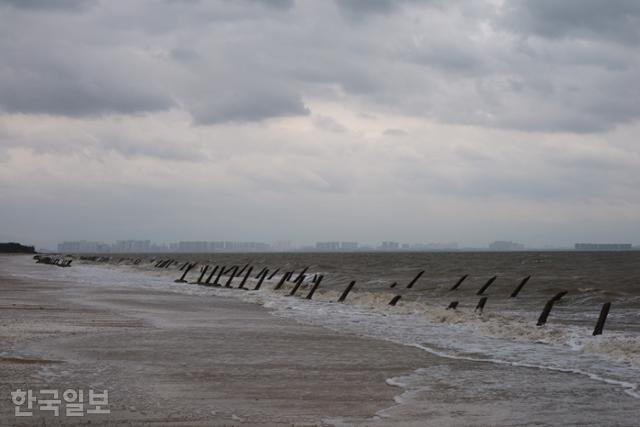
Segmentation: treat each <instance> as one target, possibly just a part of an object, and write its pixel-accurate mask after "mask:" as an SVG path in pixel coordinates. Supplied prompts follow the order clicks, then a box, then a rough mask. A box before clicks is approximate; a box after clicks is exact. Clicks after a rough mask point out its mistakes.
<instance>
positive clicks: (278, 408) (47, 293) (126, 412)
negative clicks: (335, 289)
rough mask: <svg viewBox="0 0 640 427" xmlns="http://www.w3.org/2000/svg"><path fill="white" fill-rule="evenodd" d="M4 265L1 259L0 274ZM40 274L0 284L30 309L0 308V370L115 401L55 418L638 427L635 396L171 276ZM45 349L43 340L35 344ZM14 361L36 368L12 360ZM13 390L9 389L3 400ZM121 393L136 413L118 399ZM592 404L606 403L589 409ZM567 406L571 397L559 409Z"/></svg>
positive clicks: (572, 376) (25, 264)
mask: <svg viewBox="0 0 640 427" xmlns="http://www.w3.org/2000/svg"><path fill="white" fill-rule="evenodd" d="M14 259H15V258H14ZM6 260H7V258H2V257H0V264H2V263H5V262H6ZM31 263H32V261H31V260H26V258H25V261H24V262H22V264H23V267H24V268H26V269H27V270H30V269H33V268H37V269H38V271H41V272H43V273H44V274H45V275H46V276H51V277H49V278H47V280H33V279H29V280H24V279H18V278H16V277H9V278H7V277H6V274H2V273H0V275H1V276H2V277H0V281H2V282H3V286H2V288H0V292H1V294H0V298H2V299H3V300H4V301H7V300H11V301H14V304H21V305H19V306H18V308H17V309H13V310H12V309H7V308H8V307H7V306H5V307H4V310H0V319H1V320H2V321H1V322H0V323H1V324H2V325H3V329H2V332H0V336H2V338H3V339H5V338H6V337H7V336H13V338H14V339H15V341H14V345H13V346H12V345H9V346H8V347H9V348H10V349H11V351H14V353H11V354H4V353H0V370H4V371H8V369H16V366H17V370H16V372H17V373H16V374H15V375H13V377H12V378H13V379H9V381H8V383H9V385H16V386H17V385H18V384H19V381H22V384H24V383H25V381H24V378H29V380H30V381H32V384H42V385H43V386H44V385H46V386H48V387H50V388H53V386H54V385H57V384H59V385H60V387H61V388H62V387H64V386H65V385H67V386H68V385H69V383H70V382H71V383H73V384H72V385H75V384H80V385H93V384H103V385H104V386H107V387H109V389H110V390H113V392H112V393H113V394H112V395H113V405H112V414H111V415H109V418H106V419H101V418H99V417H98V416H94V417H91V418H88V417H84V418H79V419H77V420H69V419H68V418H67V419H64V418H57V419H56V418H52V417H50V418H48V419H47V421H58V422H59V421H65V422H69V421H77V422H78V423H85V422H87V421H88V420H89V419H90V420H91V423H92V424H93V425H95V424H98V425H100V424H101V423H102V424H128V423H133V424H150V423H153V424H160V425H163V424H166V425H176V424H178V425H238V424H244V425H278V424H285V425H291V424H295V425H299V424H305V425H354V424H356V425H380V426H383V425H390V424H391V425H403V426H404V425H406V426H413V425H415V426H420V425H424V423H425V422H429V423H432V424H434V425H461V424H463V425H468V424H474V425H477V424H482V425H486V424H492V425H501V424H522V425H527V424H544V425H553V424H572V423H573V424H581V423H585V422H588V421H589V420H592V419H593V417H594V414H595V415H596V416H599V418H598V420H599V422H600V423H605V424H606V423H615V424H617V425H633V424H632V423H629V424H625V422H628V420H632V419H635V418H637V416H638V410H637V399H633V398H630V397H628V396H626V397H625V395H624V394H623V393H621V392H619V391H618V390H616V389H614V388H613V387H610V386H608V385H606V384H602V383H599V382H597V381H591V380H589V379H588V378H580V377H579V376H577V375H576V374H575V373H570V372H548V371H545V370H541V369H538V368H536V367H530V366H521V367H517V366H500V365H496V364H492V363H487V362H486V361H480V360H453V359H451V358H447V357H445V356H438V355H437V354H431V353H429V352H428V351H425V349H420V348H417V347H411V346H408V345H406V344H400V343H397V342H391V341H388V340H383V339H380V338H377V337H363V336H362V334H357V335H356V334H355V333H349V332H345V331H343V330H336V329H332V328H330V327H329V328H327V327H322V326H318V325H313V324H311V323H308V322H302V321H300V319H296V318H295V317H289V316H285V317H283V316H280V315H278V313H276V310H274V309H268V308H265V307H263V306H261V305H259V304H258V303H250V302H244V301H240V300H239V299H238V298H237V297H235V296H232V294H229V296H220V295H213V294H207V293H206V292H207V288H204V289H203V287H195V288H184V290H185V292H196V294H188V293H181V292H179V291H173V290H171V291H170V290H166V289H165V290H160V289H154V288H153V286H154V285H159V284H160V283H167V282H168V280H167V277H166V274H165V273H164V272H151V274H148V275H145V274H144V273H142V272H140V271H137V272H135V268H124V269H123V268H120V267H116V266H108V267H107V268H105V267H100V266H93V267H92V268H91V269H90V272H91V273H98V272H106V271H110V272H114V273H116V274H119V273H118V272H121V271H124V270H126V271H128V272H129V273H130V274H129V275H127V276H126V278H127V280H129V279H131V280H133V278H134V277H135V278H138V277H139V278H140V280H141V282H140V283H144V284H145V286H141V285H140V284H139V283H122V284H121V285H112V284H111V285H104V286H102V285H101V286H97V285H96V283H97V281H99V280H98V279H95V278H93V277H89V278H88V279H87V280H88V281H87V282H86V283H82V284H80V283H73V282H70V281H65V280H59V278H63V277H65V274H67V273H66V272H65V270H67V269H57V268H55V267H47V266H38V267H34V266H33V265H31ZM18 264H20V263H18ZM0 267H1V268H0V272H1V271H5V269H4V267H5V266H4V265H0ZM14 267H15V266H14ZM94 268H95V270H94ZM68 271H69V270H67V272H68ZM173 273H175V272H173ZM173 273H172V274H173ZM123 277H124V276H123ZM154 280H155V281H154ZM7 281H8V282H9V285H8V286H7V284H6V283H7ZM147 282H149V283H147ZM187 286H192V285H187ZM173 289H178V288H173ZM25 291H28V292H25ZM203 292H204V293H203ZM41 306H42V307H43V308H40V307H41ZM12 311H14V312H15V311H18V312H20V313H21V314H20V315H19V316H16V315H15V313H14V314H12V313H11V312H12ZM43 313H44V315H43ZM280 314H281V313H280ZM43 317H44V318H45V319H46V320H47V323H46V328H45V329H46V330H45V331H38V332H37V333H34V331H32V330H31V331H27V332H26V333H25V331H24V329H25V326H30V327H32V328H33V327H34V325H35V324H38V325H40V326H41V325H42V319H43ZM8 319H11V320H12V321H13V323H12V324H9V323H8V322H7V320H8ZM16 320H19V322H16ZM27 329H28V328H27ZM36 338H37V339H39V342H37V343H36V342H33V341H30V340H33V339H36ZM45 338H46V339H45ZM25 340H26V341H25ZM5 352H6V351H5ZM19 356H24V357H27V358H28V361H23V362H18V363H17V362H16V360H15V359H16V357H19ZM29 357H30V359H29ZM12 358H13V359H12ZM21 378H23V379H22V380H21ZM27 382H28V381H27ZM8 383H7V382H3V383H2V387H3V389H2V393H3V394H4V395H5V396H6V395H7V393H8V389H7V384H8ZM425 384H427V386H425ZM508 384H519V387H518V389H517V390H513V389H510V388H509V385H508ZM478 385H482V387H481V388H480V389H478V388H477V386H478ZM123 395H131V396H134V397H135V399H134V400H135V401H136V402H137V403H135V404H130V403H125V402H123V399H122V396H123ZM593 396H598V397H599V400H598V401H597V402H593V400H592V399H593ZM558 398H561V399H565V402H564V403H562V404H560V408H559V409H557V408H555V405H559V403H558V402H557V400H558ZM394 401H395V403H394ZM7 403H8V404H9V406H6V405H7ZM10 403H11V402H7V401H3V403H2V405H4V406H0V410H1V411H2V412H1V413H2V418H1V419H2V420H4V421H13V419H12V417H11V415H12V409H13V408H12V406H11V405H10ZM132 408H133V409H132ZM576 408H580V411H578V413H577V414H572V416H573V417H574V418H573V421H572V422H566V420H565V419H564V418H563V417H562V414H563V413H567V411H570V412H575V411H576ZM7 411H10V412H7ZM563 411H564V412H563ZM603 411H606V413H603ZM7 414H9V415H10V416H7ZM559 416H560V418H558V417H559ZM625 420H626V421H625ZM30 421H36V418H35V417H34V418H32V419H31V420H30Z"/></svg>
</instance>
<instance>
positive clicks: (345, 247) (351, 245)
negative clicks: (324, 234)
mask: <svg viewBox="0 0 640 427" xmlns="http://www.w3.org/2000/svg"><path fill="white" fill-rule="evenodd" d="M340 250H341V251H357V250H358V242H340Z"/></svg>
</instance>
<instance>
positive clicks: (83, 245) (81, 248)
mask: <svg viewBox="0 0 640 427" xmlns="http://www.w3.org/2000/svg"><path fill="white" fill-rule="evenodd" d="M110 251H111V246H110V245H107V244H106V243H102V242H88V241H86V240H78V241H72V242H62V243H58V252H64V253H74V254H77V253H105V252H110Z"/></svg>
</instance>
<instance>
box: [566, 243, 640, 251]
mask: <svg viewBox="0 0 640 427" xmlns="http://www.w3.org/2000/svg"><path fill="white" fill-rule="evenodd" d="M575 249H576V250H577V251H628V250H631V243H576V244H575Z"/></svg>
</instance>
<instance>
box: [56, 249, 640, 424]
mask: <svg viewBox="0 0 640 427" xmlns="http://www.w3.org/2000/svg"><path fill="white" fill-rule="evenodd" d="M169 259H171V260H173V262H171V264H170V266H169V267H167V268H158V267H157V265H158V264H159V263H160V262H161V261H165V260H169ZM187 263H196V265H195V266H194V268H192V269H191V270H190V271H189V272H188V274H187V275H186V277H185V279H186V282H185V283H176V282H175V280H176V279H179V278H180V277H181V276H182V274H183V272H184V270H180V268H181V267H183V266H184V265H185V264H187ZM216 266H217V267H218V270H217V271H216V274H214V275H213V276H212V279H211V282H210V283H209V285H211V284H212V283H213V282H214V281H215V278H216V277H217V273H218V272H219V271H220V269H221V268H223V267H224V268H225V274H223V275H222V276H221V277H220V280H219V284H220V285H221V286H220V287H215V286H198V285H197V284H195V283H194V282H196V281H197V280H198V278H199V277H200V276H202V281H206V279H207V278H208V277H209V275H210V272H211V271H212V269H213V268H214V267H216ZM233 266H236V267H237V269H236V272H238V271H241V272H242V274H240V275H239V276H238V277H235V278H234V279H233V280H232V281H231V283H230V284H229V285H230V287H231V288H232V289H229V288H227V287H225V285H226V284H227V283H228V282H229V274H230V273H227V271H230V270H231V267H233ZM204 267H207V271H206V272H204V274H203V268H204ZM250 268H251V270H249V269H250ZM265 268H266V269H268V273H267V274H266V275H267V278H269V277H271V275H272V274H273V273H274V272H276V271H277V272H276V273H275V275H274V276H272V277H271V278H270V279H265V280H264V282H263V283H262V284H261V287H260V289H259V290H253V289H254V288H255V286H256V284H257V283H258V278H257V275H258V274H259V273H260V272H261V271H263V270H264V269H265ZM248 271H250V273H247V272H248ZM285 272H293V274H292V275H291V280H290V281H285V282H284V285H283V286H282V287H281V288H280V289H275V288H276V287H277V284H278V283H280V282H281V279H282V276H283V274H284V273H285ZM302 272H304V278H303V280H301V284H300V286H299V287H298V289H297V290H296V291H295V294H294V295H290V294H291V293H292V290H293V289H294V286H295V284H294V280H295V279H297V278H298V276H300V273H302ZM64 274H67V275H69V276H70V277H73V279H74V280H84V281H86V282H87V283H91V284H94V285H95V284H96V283H104V284H105V286H106V285H108V284H109V282H110V281H113V282H115V281H117V282H118V283H123V282H125V283H129V284H130V286H136V287H153V288H156V289H167V290H171V291H175V292H186V293H194V294H202V295H207V294H212V295H220V296H224V297H233V298H241V299H242V300H245V301H249V302H252V303H256V304H261V305H263V306H265V307H267V308H269V309H271V310H272V312H273V314H274V315H276V316H281V317H285V318H290V319H292V321H297V322H301V323H308V324H314V325H319V326H322V327H325V328H328V329H330V330H334V331H336V332H337V333H347V334H354V335H358V336H364V337H371V338H377V339H382V340H387V341H390V342H394V343H397V344H398V345H405V346H410V347H414V348H418V349H420V350H422V351H424V352H427V353H429V354H431V355H435V356H438V357H440V358H443V359H447V360H451V361H471V362H479V363H483V364H485V365H486V366H490V367H492V369H493V368H495V370H496V372H505V373H506V372H507V371H508V369H509V367H522V368H530V369H531V370H532V372H533V374H531V376H530V377H529V378H530V381H536V377H537V374H536V372H538V373H540V375H539V378H543V377H544V375H547V374H553V373H558V374H562V375H568V378H576V379H579V380H581V381H583V380H586V381H591V382H594V383H600V384H603V385H605V386H606V388H607V390H609V391H610V393H611V396H620V398H624V399H637V405H638V406H637V407H638V408H639V409H640V252H635V251H628V252H450V253H448V252H447V253H445V252H434V253H426V252H421V253H408V252H398V253H385V252H375V253H360V252H356V253H250V254H248V253H244V254H227V253H212V254H161V255H149V254H122V255H114V254H109V255H97V256H96V257H92V258H89V259H86V258H85V259H84V260H81V259H80V258H79V257H76V260H75V261H74V264H73V268H68V269H64ZM245 275H246V277H247V281H246V283H245V284H244V288H247V289H248V290H246V291H238V290H237V287H238V286H239V284H240V283H241V281H242V279H243V278H244V277H245ZM320 276H322V279H321V281H320V283H319V284H317V286H316V289H315V291H314V292H313V295H312V297H311V298H310V299H309V298H307V296H308V295H309V293H310V291H311V289H312V288H313V287H314V285H315V284H316V282H317V280H318V278H319V277H320ZM416 277H417V280H414V279H416ZM463 277H464V279H463V280H462V281H461V278H463ZM525 278H528V279H527V280H526V281H525V282H524V285H523V286H521V287H520V290H519V293H518V294H517V295H516V296H513V295H512V294H513V293H514V290H515V289H516V288H517V287H518V286H519V285H521V284H522V283H523V279H525ZM352 282H355V283H354V284H353V286H352V288H351V291H350V292H349V293H348V294H347V295H346V296H345V298H344V301H342V302H338V300H339V298H340V297H341V295H342V294H343V292H344V290H345V289H346V288H347V286H348V285H350V284H351V283H352ZM410 284H411V287H409V285H410ZM456 285H457V287H456ZM487 285H488V286H487ZM452 288H455V289H452ZM482 288H484V289H483V290H482V291H481V289H482ZM398 296H400V298H399V299H398V298H397V297H398ZM394 297H396V298H395V299H396V300H397V301H396V304H395V305H390V302H391V301H392V300H393V299H394ZM484 297H486V300H485V301H484V306H483V308H482V310H480V309H478V307H477V306H478V303H479V302H480V300H481V299H482V298H484ZM554 297H556V300H555V301H554V302H553V304H552V306H551V311H550V312H549V313H548V317H547V319H546V323H544V324H543V325H538V323H539V319H540V316H541V313H542V311H543V309H544V308H545V306H546V305H547V303H548V302H549V301H550V300H551V299H553V298H554ZM452 302H457V305H456V304H454V305H455V308H450V306H451V305H452V304H451V303H452ZM605 303H610V311H609V313H608V317H607V318H606V322H605V323H604V326H603V328H602V333H601V334H600V335H595V336H594V335H593V332H594V328H595V326H596V323H597V321H598V318H599V316H600V313H601V310H602V308H603V305H604V304H605ZM450 375H451V372H446V373H445V372H442V371H434V370H433V369H432V367H429V366H424V367H419V368H418V369H416V371H415V372H413V373H408V374H407V375H406V376H402V377H397V378H389V379H388V380H387V383H388V384H389V385H391V386H395V387H399V388H401V389H404V392H403V393H398V397H397V398H396V403H397V407H401V406H403V405H408V406H411V405H414V406H415V405H416V400H419V399H420V391H423V390H427V389H428V388H429V387H430V385H431V384H432V383H433V381H434V378H440V377H443V376H450ZM563 378H564V377H563ZM467 380H468V381H469V384H468V388H469V389H470V390H472V391H474V390H475V392H480V390H481V389H482V387H480V386H479V385H477V384H473V381H472V380H471V379H467ZM510 381H513V382H516V381H522V379H521V378H520V379H515V378H512V377H511V376H509V375H506V374H505V375H504V376H503V377H502V378H501V380H500V382H499V384H498V385H497V386H496V387H502V388H503V389H504V390H511V391H513V390H516V391H517V390H518V388H519V387H522V384H518V383H510ZM494 386H495V385H494ZM585 393H589V392H588V391H585ZM594 393H595V392H594ZM591 399H592V400H593V402H598V399H599V396H597V395H594V396H584V400H585V401H589V400H591ZM397 407H395V408H396V409H390V410H388V413H385V412H384V411H381V413H380V414H378V416H380V417H385V416H393V411H394V410H397ZM636 415H638V416H640V412H636ZM614 419H615V418H614ZM636 421H638V424H635V421H634V420H629V419H626V420H620V424H623V425H634V424H635V425H640V419H636ZM596 424H598V423H596ZM605 424H606V423H605Z"/></svg>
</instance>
